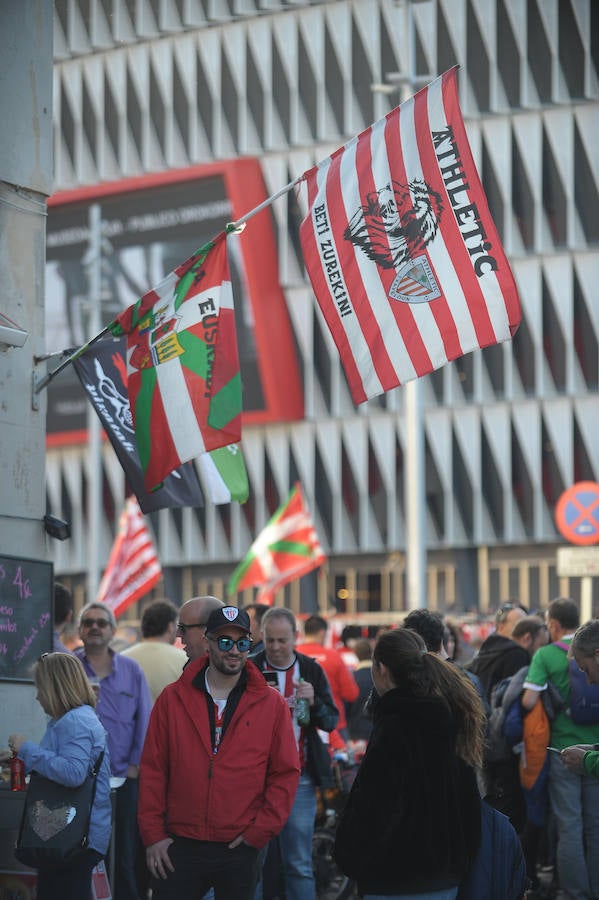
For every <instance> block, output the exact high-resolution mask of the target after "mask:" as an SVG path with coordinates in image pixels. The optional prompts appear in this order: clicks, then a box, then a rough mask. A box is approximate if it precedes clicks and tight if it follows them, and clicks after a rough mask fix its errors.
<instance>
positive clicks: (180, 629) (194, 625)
mask: <svg viewBox="0 0 599 900" xmlns="http://www.w3.org/2000/svg"><path fill="white" fill-rule="evenodd" d="M205 627H206V623H205V622H191V624H189V625H186V624H185V622H177V631H178V632H179V634H182V635H184V636H185V633H186V631H187V629H188V628H205Z"/></svg>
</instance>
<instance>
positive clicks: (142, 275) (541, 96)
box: [46, 0, 599, 615]
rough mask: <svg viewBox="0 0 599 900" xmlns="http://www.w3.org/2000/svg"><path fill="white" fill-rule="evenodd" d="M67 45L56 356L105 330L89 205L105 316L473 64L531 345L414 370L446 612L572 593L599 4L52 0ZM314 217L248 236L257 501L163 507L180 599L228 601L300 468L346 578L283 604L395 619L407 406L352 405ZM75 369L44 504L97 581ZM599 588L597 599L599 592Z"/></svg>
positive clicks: (590, 261)
mask: <svg viewBox="0 0 599 900" xmlns="http://www.w3.org/2000/svg"><path fill="white" fill-rule="evenodd" d="M54 53H55V66H54V159H55V189H56V192H57V193H56V195H55V196H54V197H53V198H52V200H51V204H50V209H49V218H48V264H47V277H46V281H47V298H48V303H47V333H48V341H49V349H53V350H59V349H63V348H64V347H65V346H71V345H75V344H77V343H78V342H79V341H80V340H81V339H82V337H87V336H88V335H87V334H85V331H86V328H87V326H88V324H89V319H90V317H89V310H88V309H87V308H86V303H85V295H86V290H87V289H86V284H85V281H84V275H85V269H84V266H83V265H82V262H81V260H82V258H83V256H84V253H85V250H86V242H87V240H88V235H87V232H86V224H87V212H88V209H89V205H90V204H91V203H98V204H99V205H100V208H101V210H102V217H103V220H104V221H105V223H106V225H105V234H106V241H107V242H109V244H108V243H105V248H106V249H105V255H106V274H105V276H104V282H103V290H102V310H101V318H102V320H103V321H108V320H109V319H110V318H111V317H112V316H113V315H114V314H115V312H116V311H118V310H119V309H120V308H123V306H124V305H127V304H128V303H130V302H132V299H131V298H133V297H134V294H135V290H136V289H138V288H139V287H142V288H143V289H145V288H146V287H149V286H150V284H151V283H152V278H154V277H156V276H161V275H162V274H164V271H168V270H169V266H168V263H169V262H172V263H173V265H174V264H177V263H179V262H181V261H183V259H184V258H185V256H186V255H188V253H187V251H188V250H189V251H190V252H191V250H193V249H195V246H198V245H199V244H200V243H201V240H200V239H199V238H201V239H204V238H205V237H206V236H207V237H210V236H211V234H210V229H212V228H215V229H216V228H217V227H222V226H223V225H224V224H225V223H226V222H227V221H231V220H233V219H234V218H238V217H239V216H240V215H242V214H244V213H245V212H247V211H249V210H250V209H252V208H253V207H254V206H255V205H256V203H259V202H260V200H261V199H265V198H267V197H271V196H273V195H274V194H276V193H278V192H279V191H280V190H281V188H283V187H284V186H285V185H287V184H289V182H291V181H293V180H294V179H296V178H297V177H298V176H299V175H301V173H302V172H304V171H306V170H307V169H309V168H310V167H311V166H312V165H314V163H316V162H317V161H318V160H320V159H322V158H323V157H325V156H327V155H328V154H329V153H331V152H332V151H333V150H334V149H336V148H337V147H338V146H340V145H341V144H343V143H345V142H346V141H347V140H348V139H350V138H351V137H353V136H354V135H356V134H357V133H359V132H360V131H361V130H363V129H364V128H365V127H367V126H368V125H370V124H371V123H372V122H373V121H375V120H376V119H378V118H380V117H381V116H383V115H385V114H386V113H387V112H388V111H389V110H390V109H392V108H393V107H394V106H396V105H397V103H398V102H399V100H400V98H401V97H402V96H404V95H405V93H406V92H407V93H410V92H411V88H417V87H419V86H420V85H422V84H423V83H426V81H428V80H430V79H431V78H433V77H435V76H437V75H438V74H441V73H442V72H444V71H446V70H447V69H449V68H450V67H452V66H454V65H458V66H459V67H460V68H459V89H460V101H461V107H462V112H463V115H464V119H465V122H466V127H467V131H468V135H469V139H470V143H471V147H472V151H473V154H474V157H475V159H476V163H477V167H478V170H479V173H480V176H481V179H482V182H483V185H484V188H485V191H486V193H487V197H488V200H489V205H490V208H491V212H492V215H493V218H494V220H495V223H496V225H497V228H498V231H499V234H500V236H501V239H502V241H503V245H504V248H505V250H506V253H507V256H508V258H509V259H510V263H511V265H512V268H513V271H514V274H515V277H516V281H517V283H518V287H519V292H520V297H521V302H522V307H523V319H522V324H521V326H520V328H519V330H518V332H517V334H516V335H515V337H514V339H513V341H511V342H508V343H507V344H502V345H499V346H497V347H492V348H488V349H485V350H483V351H478V352H475V353H472V354H469V355H468V356H466V357H464V358H462V359H460V360H458V361H457V362H455V363H452V364H449V365H447V366H446V367H445V368H443V369H441V370H439V371H437V372H436V373H434V374H433V375H430V376H428V377H426V378H425V379H423V381H422V386H421V392H422V401H423V423H422V425H423V432H424V458H425V491H424V497H425V499H424V502H425V506H426V512H425V524H426V544H427V576H428V599H429V603H430V605H432V606H435V607H437V608H439V609H442V610H446V609H453V610H454V611H456V612H460V611H468V610H474V609H476V608H479V609H480V610H483V611H484V610H487V609H489V608H493V607H494V606H495V605H496V604H497V603H499V602H501V601H503V600H505V599H507V598H508V597H518V598H519V599H520V600H521V601H522V602H524V603H526V604H528V605H530V606H531V608H535V607H538V606H540V605H544V604H545V603H546V602H547V601H548V600H549V599H550V598H551V597H553V596H556V595H558V594H564V593H567V594H570V595H572V596H574V597H578V596H579V591H580V580H579V579H577V578H571V579H567V578H563V577H560V576H559V575H558V573H557V570H556V550H557V548H558V547H559V546H561V545H563V544H564V541H563V539H562V538H561V536H560V535H559V534H558V532H557V530H556V526H555V523H554V508H555V504H556V502H557V500H558V498H559V496H560V495H561V494H562V492H563V491H564V490H565V489H566V488H568V487H569V486H570V485H572V484H573V483H574V482H578V481H586V480H588V481H599V403H598V400H597V389H598V386H599V298H598V294H597V291H598V285H599V257H598V254H597V245H598V243H599V196H598V194H599V155H598V154H597V146H598V145H599V79H598V65H599V5H598V4H597V3H595V2H593V0H549V2H547V0H485V2H480V0H420V2H401V0H398V2H393V0H339V2H312V3H308V2H303V0H136V2H135V3H132V2H129V0H110V2H108V0H56V2H55V44H54ZM402 91H403V92H404V93H403V94H402ZM304 213H305V208H302V205H301V200H298V198H297V196H296V194H295V192H294V191H289V192H287V193H283V194H282V195H281V196H280V197H279V198H278V199H276V200H275V201H274V202H273V203H272V205H271V206H270V207H269V209H268V211H266V212H265V213H261V214H260V217H261V218H260V222H258V223H255V222H254V221H250V222H248V224H247V227H246V231H245V232H244V234H243V235H241V236H240V237H239V238H238V239H234V240H237V241H238V246H237V248H236V249H234V250H233V251H232V255H233V257H234V258H233V262H232V265H233V269H234V270H235V272H236V279H237V285H238V290H237V292H236V296H240V297H241V298H242V300H241V302H240V306H241V308H240V309H239V310H238V311H237V315H238V320H239V328H240V347H241V358H242V370H243V374H244V390H245V392H246V398H245V401H246V409H247V410H248V412H247V416H246V420H245V422H244V430H243V441H242V447H243V450H244V454H245V457H246V462H247V466H248V473H249V479H250V500H249V501H248V503H247V504H245V505H242V506H239V505H237V504H232V505H231V506H213V505H211V504H210V503H209V502H207V503H206V506H205V507H204V508H199V509H189V508H187V509H183V510H162V511H161V512H159V513H158V514H152V516H151V521H152V525H153V528H154V532H155V536H156V542H157V546H158V549H159V555H160V558H161V562H162V565H163V567H164V570H165V575H166V578H165V592H166V593H167V594H169V595H170V596H171V597H172V598H173V599H176V600H181V599H185V598H187V597H189V596H192V595H193V594H195V593H198V592H209V593H216V594H221V595H222V592H223V590H224V586H225V584H226V581H227V578H228V576H229V574H230V572H231V571H232V569H233V568H234V566H235V565H236V564H237V562H238V561H239V559H240V558H242V557H243V556H244V555H245V553H246V551H247V550H248V548H249V546H250V544H251V542H252V540H253V538H254V537H255V536H256V534H257V533H258V532H259V531H260V529H261V528H262V527H263V526H264V524H265V523H266V522H267V521H268V519H269V518H270V516H271V514H272V513H273V511H274V509H275V508H276V507H277V506H278V504H279V503H280V502H281V501H282V500H283V499H284V498H285V497H286V496H287V493H288V491H289V488H290V486H291V485H292V484H293V483H294V482H295V481H296V480H300V481H301V482H302V485H303V489H304V492H305V495H306V498H307V501H308V505H309V507H310V509H311V511H312V514H313V517H314V520H315V523H316V528H317V531H318V535H319V537H320V541H321V543H322V545H323V547H324V549H325V551H326V553H327V554H328V563H327V565H326V566H325V567H324V569H323V570H322V571H321V572H320V573H319V574H318V575H315V576H314V577H308V578H306V579H303V580H302V583H301V586H300V584H299V583H296V584H294V585H292V586H290V587H288V588H286V589H285V596H284V598H283V595H282V594H281V598H280V599H281V601H283V600H284V602H286V603H288V604H289V605H291V606H292V608H294V609H295V610H296V611H298V612H299V611H300V610H301V611H310V610H313V609H316V608H319V609H322V610H327V609H331V608H337V609H338V610H339V611H340V612H347V613H349V614H352V615H353V614H355V613H356V612H360V613H377V612H380V613H381V614H387V613H390V612H392V611H400V610H402V609H405V608H406V607H407V605H408V603H409V598H407V597H406V531H407V529H406V514H405V503H404V495H405V487H406V485H405V457H406V439H407V435H406V417H405V390H404V389H403V388H398V389H396V390H393V391H391V392H390V393H387V394H386V395H384V396H382V397H380V398H377V399H375V400H371V401H369V402H367V403H365V404H362V405H361V406H360V407H355V406H354V405H353V403H352V401H351V398H350V395H349V390H348V387H347V384H346V381H345V376H344V374H343V371H342V368H341V365H340V361H339V356H338V353H337V350H336V348H335V346H334V344H333V341H332V339H331V337H330V335H329V333H328V331H327V329H326V326H325V324H324V320H323V318H322V316H321V314H320V311H319V309H318V306H317V303H316V300H315V298H314V295H313V293H312V290H311V287H310V284H309V281H308V279H307V276H306V274H305V271H304V268H303V263H302V256H301V251H300V247H299V238H298V233H299V223H300V221H301V218H302V216H303V214H304ZM213 233H214V232H213ZM177 254H179V258H177ZM170 268H172V266H170ZM161 269H162V271H161ZM154 283H155V282H154ZM61 377H62V376H60V377H59V378H57V379H56V381H55V384H54V385H53V392H52V394H49V413H48V455H47V495H48V506H49V509H50V510H51V511H52V512H53V513H57V514H60V515H61V516H62V517H63V518H67V519H69V520H70V521H71V523H72V532H73V536H72V538H71V539H70V541H65V542H64V543H58V542H53V546H52V548H51V549H52V553H53V555H54V561H55V565H56V573H57V575H58V576H60V577H62V578H63V579H65V580H69V581H71V582H72V584H73V585H74V586H75V587H76V589H77V590H79V591H82V589H83V588H82V585H83V583H84V578H85V572H86V560H87V546H88V544H87V540H88V537H87V535H88V528H89V522H88V521H87V513H88V504H87V502H86V495H87V490H88V484H89V478H90V472H89V460H88V455H87V449H86V445H85V443H84V442H82V436H83V433H82V428H84V427H85V420H84V418H83V416H84V409H85V400H84V399H83V395H82V394H81V392H80V391H79V393H78V392H77V389H76V385H74V384H73V382H72V381H71V382H69V381H68V380H65V381H61V380H60V379H61ZM71 391H72V393H71ZM102 454H103V505H104V517H103V521H102V524H101V527H100V531H101V533H100V534H98V535H97V540H98V545H99V548H100V549H99V555H100V561H101V563H102V564H103V563H104V562H105V561H106V559H107V557H108V553H109V550H110V546H111V543H112V540H113V537H114V533H115V527H116V522H117V520H118V516H119V513H120V511H121V508H122V505H123V499H124V479H123V474H122V471H121V469H120V466H119V464H118V462H117V460H116V458H115V456H114V454H113V452H112V450H111V448H110V446H109V445H105V446H104V447H103V451H102ZM250 595H251V592H247V594H246V595H245V596H243V597H241V596H240V597H239V598H238V599H239V601H241V600H242V599H243V600H244V601H246V602H247V601H248V600H249V599H250ZM595 600H596V603H595V609H597V605H598V604H599V589H598V588H595Z"/></svg>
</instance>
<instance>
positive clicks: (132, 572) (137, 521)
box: [96, 497, 162, 616]
mask: <svg viewBox="0 0 599 900" xmlns="http://www.w3.org/2000/svg"><path fill="white" fill-rule="evenodd" d="M161 578H162V568H161V566H160V562H159V560H158V556H157V554H156V550H155V549H154V544H153V542H152V537H151V535H150V532H149V531H148V528H147V526H146V523H145V520H144V517H143V515H142V512H141V510H140V508H139V503H138V502H137V500H136V498H135V497H128V498H127V500H126V502H125V508H124V510H123V512H122V513H121V518H120V519H119V530H118V533H117V536H116V538H115V540H114V544H113V545H112V550H111V551H110V556H109V558H108V562H107V564H106V570H105V572H104V577H103V578H102V581H101V582H100V587H99V589H98V596H97V598H96V599H97V600H99V601H101V602H102V603H106V604H107V606H109V607H110V608H111V609H112V611H113V612H114V614H115V616H119V615H120V614H121V613H122V612H123V611H124V610H125V609H127V607H128V606H131V604H132V603H135V601H136V600H139V598H140V597H143V596H144V594H147V593H148V591H151V590H152V588H153V587H154V585H155V584H157V582H159V581H160V579H161Z"/></svg>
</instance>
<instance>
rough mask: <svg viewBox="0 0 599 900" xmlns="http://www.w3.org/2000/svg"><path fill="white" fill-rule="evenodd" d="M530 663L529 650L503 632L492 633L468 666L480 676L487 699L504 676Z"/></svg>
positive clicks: (507, 676)
mask: <svg viewBox="0 0 599 900" xmlns="http://www.w3.org/2000/svg"><path fill="white" fill-rule="evenodd" d="M529 664H530V656H529V655H528V651H527V650H525V649H524V647H521V646H520V644H517V643H516V641H513V640H512V639H511V638H507V637H504V636H503V635H502V634H495V633H494V634H490V635H489V637H488V638H487V639H486V640H485V641H483V643H482V644H481V645H480V650H479V651H478V653H477V655H476V656H475V657H474V659H473V660H472V662H470V663H468V666H467V668H468V669H469V670H470V672H474V674H475V675H476V676H477V677H478V678H479V680H480V683H481V684H482V687H483V691H484V695H485V699H486V700H487V701H489V700H490V699H491V691H492V690H493V688H494V687H495V685H496V684H498V683H499V682H500V681H501V680H502V679H503V678H509V677H510V675H515V674H516V672H518V671H519V670H520V669H521V668H522V667H523V666H528V665H529Z"/></svg>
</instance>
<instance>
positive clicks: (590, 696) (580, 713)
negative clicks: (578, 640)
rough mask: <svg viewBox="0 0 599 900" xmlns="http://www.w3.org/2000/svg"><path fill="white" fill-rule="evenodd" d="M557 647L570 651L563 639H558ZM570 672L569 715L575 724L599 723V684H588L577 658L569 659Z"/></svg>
mask: <svg viewBox="0 0 599 900" xmlns="http://www.w3.org/2000/svg"><path fill="white" fill-rule="evenodd" d="M555 646H556V647H560V649H562V650H565V651H566V653H568V652H569V650H570V647H569V645H568V644H566V643H564V642H563V641H556V642H555ZM568 674H569V676H570V699H569V701H568V708H567V709H566V713H567V715H569V716H570V718H571V719H572V721H573V722H574V724H575V725H597V724H599V684H588V682H587V677H586V675H585V674H584V672H581V670H580V669H579V668H578V663H577V662H576V660H575V659H570V660H568Z"/></svg>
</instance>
